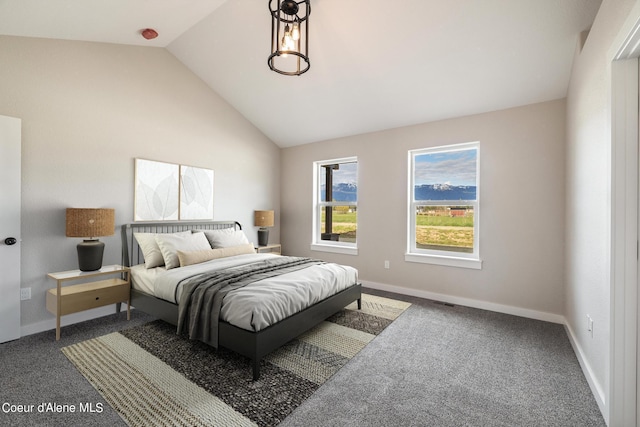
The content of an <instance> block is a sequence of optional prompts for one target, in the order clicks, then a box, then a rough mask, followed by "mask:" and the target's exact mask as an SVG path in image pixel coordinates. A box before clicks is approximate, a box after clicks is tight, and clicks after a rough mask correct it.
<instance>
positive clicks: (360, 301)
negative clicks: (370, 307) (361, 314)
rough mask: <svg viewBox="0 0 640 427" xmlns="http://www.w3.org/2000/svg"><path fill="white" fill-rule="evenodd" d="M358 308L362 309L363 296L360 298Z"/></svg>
mask: <svg viewBox="0 0 640 427" xmlns="http://www.w3.org/2000/svg"><path fill="white" fill-rule="evenodd" d="M358 310H362V297H360V298H358Z"/></svg>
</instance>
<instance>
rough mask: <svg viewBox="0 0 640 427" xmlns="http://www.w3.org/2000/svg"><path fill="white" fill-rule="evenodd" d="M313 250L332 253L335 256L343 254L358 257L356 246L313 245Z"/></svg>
mask: <svg viewBox="0 0 640 427" xmlns="http://www.w3.org/2000/svg"><path fill="white" fill-rule="evenodd" d="M311 250H312V251H318V252H332V253H334V254H343V255H358V248H357V247H355V246H342V245H327V244H319V243H312V244H311Z"/></svg>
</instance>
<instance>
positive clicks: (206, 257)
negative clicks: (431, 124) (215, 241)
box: [178, 243, 256, 267]
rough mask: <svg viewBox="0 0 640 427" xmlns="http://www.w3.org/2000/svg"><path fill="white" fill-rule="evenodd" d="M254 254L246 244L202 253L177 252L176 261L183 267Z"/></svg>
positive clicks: (254, 251)
mask: <svg viewBox="0 0 640 427" xmlns="http://www.w3.org/2000/svg"><path fill="white" fill-rule="evenodd" d="M254 253H256V250H255V248H254V247H253V245H252V244H251V243H248V244H246V245H239V246H229V247H226V248H218V249H207V250H204V251H188V252H183V251H178V259H179V260H180V267H184V266H186V265H193V264H200V263H201V262H205V261H210V260H212V259H219V258H226V257H230V256H236V255H244V254H254Z"/></svg>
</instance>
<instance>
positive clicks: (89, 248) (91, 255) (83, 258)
mask: <svg viewBox="0 0 640 427" xmlns="http://www.w3.org/2000/svg"><path fill="white" fill-rule="evenodd" d="M77 248H78V268H79V269H80V271H95V270H100V269H101V268H102V255H103V254H104V243H102V242H101V241H100V240H97V239H96V240H83V241H82V242H81V243H78V246H77Z"/></svg>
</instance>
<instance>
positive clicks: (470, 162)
mask: <svg viewBox="0 0 640 427" xmlns="http://www.w3.org/2000/svg"><path fill="white" fill-rule="evenodd" d="M477 156H478V150H477V149H475V148H474V149H469V150H460V151H447V152H442V153H428V154H421V155H419V156H416V157H415V185H423V184H450V185H471V186H474V185H476V164H477V162H476V159H477Z"/></svg>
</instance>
